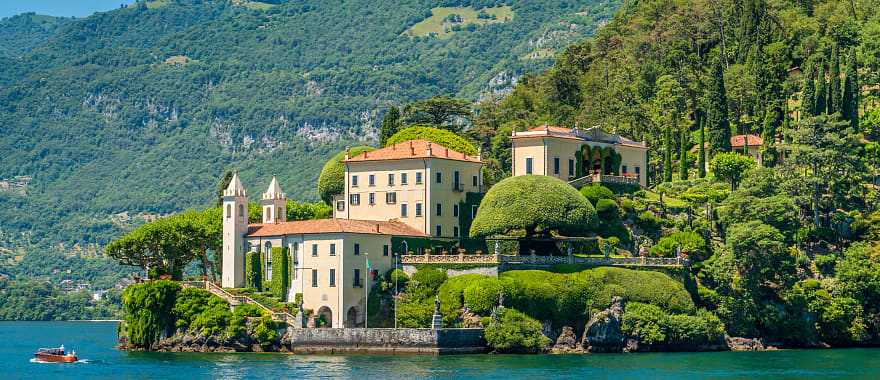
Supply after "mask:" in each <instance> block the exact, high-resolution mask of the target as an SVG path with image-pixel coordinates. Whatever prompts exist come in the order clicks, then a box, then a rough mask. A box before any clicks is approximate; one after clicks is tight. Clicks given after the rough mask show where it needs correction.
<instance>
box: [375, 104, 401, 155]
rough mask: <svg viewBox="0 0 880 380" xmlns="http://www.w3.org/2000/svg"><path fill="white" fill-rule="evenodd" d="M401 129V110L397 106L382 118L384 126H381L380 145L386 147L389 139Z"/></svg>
mask: <svg viewBox="0 0 880 380" xmlns="http://www.w3.org/2000/svg"><path fill="white" fill-rule="evenodd" d="M399 129H400V110H399V109H397V107H395V106H391V108H389V109H388V112H386V113H385V116H383V117H382V124H381V125H380V126H379V145H381V146H385V144H386V143H387V142H388V139H389V138H390V137H391V136H393V135H394V134H395V133H397V131H398V130H399Z"/></svg>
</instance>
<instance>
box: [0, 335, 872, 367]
mask: <svg viewBox="0 0 880 380" xmlns="http://www.w3.org/2000/svg"><path fill="white" fill-rule="evenodd" d="M115 338H116V323H111V322H0V379H29V380H32V379H78V380H79V379H154V378H159V379H202V378H218V379H260V378H262V379H284V378H358V379H419V378H493V379H502V380H509V379H514V378H524V379H525V378H529V379H567V378H581V379H583V378H588V377H592V378H597V379H605V378H615V379H640V380H649V379H703V378H717V379H761V378H763V379H805V378H812V379H826V378H862V379H880V349H846V350H783V351H770V352H710V353H656V354H619V355H618V354H614V355H610V354H609V355H567V356H560V355H466V356H441V357H434V356H415V355H406V356H384V355H348V356H342V355H336V356H330V355H322V356H319V355H315V356H299V355H287V354H167V353H128V352H121V351H117V350H115V349H114V348H113V346H114V343H115ZM62 343H63V344H64V345H65V346H66V347H67V348H68V350H70V349H74V350H76V352H77V355H78V356H79V358H80V359H84V361H85V362H84V363H74V364H42V363H32V362H30V359H31V356H32V353H33V351H34V350H35V349H36V348H38V347H46V346H57V345H60V344H62Z"/></svg>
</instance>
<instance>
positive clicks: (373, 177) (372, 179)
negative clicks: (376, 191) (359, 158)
mask: <svg viewBox="0 0 880 380" xmlns="http://www.w3.org/2000/svg"><path fill="white" fill-rule="evenodd" d="M369 183H370V186H376V175H375V174H370V177H369Z"/></svg>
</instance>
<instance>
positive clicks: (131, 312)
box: [122, 280, 180, 349]
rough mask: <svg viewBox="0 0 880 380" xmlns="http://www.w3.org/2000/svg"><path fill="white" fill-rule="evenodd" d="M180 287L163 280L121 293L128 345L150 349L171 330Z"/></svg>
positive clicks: (146, 283)
mask: <svg viewBox="0 0 880 380" xmlns="http://www.w3.org/2000/svg"><path fill="white" fill-rule="evenodd" d="M179 291H180V285H178V284H176V283H174V282H171V281H166V280H159V281H149V282H145V283H141V284H134V285H131V286H129V287H127V288H126V289H125V291H123V292H122V307H123V310H124V312H125V314H124V315H125V316H124V319H125V329H126V332H127V334H128V339H129V341H130V342H131V344H133V345H135V346H136V347H141V348H145V349H150V347H151V346H152V345H153V343H155V342H157V341H159V339H161V338H162V336H164V335H170V333H171V330H172V328H173V327H174V313H173V312H172V309H173V308H174V304H175V298H176V297H177V293H178V292H179Z"/></svg>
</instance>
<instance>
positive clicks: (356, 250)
mask: <svg viewBox="0 0 880 380" xmlns="http://www.w3.org/2000/svg"><path fill="white" fill-rule="evenodd" d="M360 254H361V245H360V244H358V243H354V255H355V256H357V255H360Z"/></svg>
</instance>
